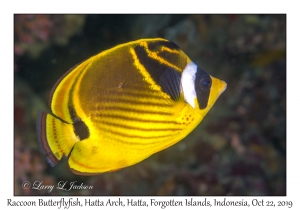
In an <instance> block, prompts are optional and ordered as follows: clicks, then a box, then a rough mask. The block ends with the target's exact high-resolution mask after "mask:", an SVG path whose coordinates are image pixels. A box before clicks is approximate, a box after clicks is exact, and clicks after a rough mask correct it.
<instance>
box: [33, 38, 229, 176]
mask: <svg viewBox="0 0 300 210" xmlns="http://www.w3.org/2000/svg"><path fill="white" fill-rule="evenodd" d="M225 89H226V83H225V82H223V81H221V80H219V79H217V78H214V77H212V76H210V75H209V74H208V73H206V72H205V71H204V70H203V69H201V68H199V67H198V66H197V65H196V64H195V63H194V62H193V61H191V60H190V58H189V57H188V56H187V55H186V54H185V53H184V52H183V51H182V50H181V49H180V48H179V47H178V46H177V45H176V44H174V43H173V42H171V41H168V40H165V39H161V38H155V39H141V40H137V41H132V42H128V43H125V44H120V45H118V46H116V47H113V48H111V49H109V50H106V51H103V52H101V53H99V54H97V55H95V56H93V57H91V58H89V59H87V60H86V61H84V62H82V63H81V64H79V65H77V66H76V67H74V68H72V69H70V70H69V71H68V72H67V73H65V74H64V75H63V76H62V77H61V78H60V79H59V80H58V81H57V82H56V84H55V85H54V87H53V88H52V91H51V94H50V98H49V106H50V108H51V111H52V114H48V113H46V112H44V111H38V115H37V134H38V139H39V144H40V147H41V149H42V150H43V152H44V153H45V154H47V162H48V163H49V164H50V165H51V166H54V165H56V164H57V163H58V161H59V160H60V159H61V158H62V157H64V156H65V157H68V164H69V167H70V169H71V170H72V171H73V172H74V173H75V174H80V175H95V174H99V173H103V172H109V171H116V170H119V169H122V168H125V167H127V166H131V165H134V164H136V163H138V162H140V161H142V160H144V159H145V158H148V157H149V156H151V155H152V154H154V153H156V152H159V151H161V150H163V149H166V148H167V147H170V146H171V145H173V144H175V143H177V142H178V141H180V140H182V139H183V138H184V137H185V136H187V135H188V134H189V133H190V132H191V131H192V130H193V129H194V128H195V127H196V126H197V125H198V124H199V123H200V122H201V120H202V119H203V117H204V116H205V115H206V113H207V112H208V110H209V109H210V108H211V107H212V106H213V104H214V103H215V101H216V100H217V98H218V97H219V96H220V94H221V93H222V92H223V91H224V90H225Z"/></svg>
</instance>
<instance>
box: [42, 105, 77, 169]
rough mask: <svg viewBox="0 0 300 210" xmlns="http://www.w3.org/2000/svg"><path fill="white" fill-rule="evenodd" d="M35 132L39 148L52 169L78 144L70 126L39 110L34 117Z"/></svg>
mask: <svg viewBox="0 0 300 210" xmlns="http://www.w3.org/2000/svg"><path fill="white" fill-rule="evenodd" d="M36 130H37V138H38V143H39V146H40V148H41V150H42V152H43V153H44V154H47V155H48V156H47V158H46V160H47V162H48V163H49V164H50V165H51V166H52V167H53V166H55V165H56V164H57V163H58V161H59V160H61V158H62V157H63V156H65V157H66V156H68V155H69V153H70V151H71V150H72V148H73V146H74V144H75V143H76V142H78V141H79V140H78V138H76V136H75V134H74V132H73V126H72V124H68V123H66V122H64V121H62V120H61V119H59V118H57V117H55V116H53V115H51V114H48V113H46V112H44V111H41V110H39V111H38V113H37V117H36Z"/></svg>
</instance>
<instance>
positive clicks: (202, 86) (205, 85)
mask: <svg viewBox="0 0 300 210" xmlns="http://www.w3.org/2000/svg"><path fill="white" fill-rule="evenodd" d="M211 85H212V81H211V77H210V76H209V74H208V73H206V72H205V71H204V70H203V69H201V68H199V67H198V69H197V73H196V79H195V91H196V95H197V100H198V104H199V108H200V109H205V108H206V107H207V103H208V99H209V94H210V87H211Z"/></svg>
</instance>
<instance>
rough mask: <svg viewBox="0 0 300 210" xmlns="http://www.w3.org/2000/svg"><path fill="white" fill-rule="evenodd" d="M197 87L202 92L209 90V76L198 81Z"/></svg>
mask: <svg viewBox="0 0 300 210" xmlns="http://www.w3.org/2000/svg"><path fill="white" fill-rule="evenodd" d="M199 86H200V88H201V89H202V90H209V89H210V87H211V79H210V77H209V76H205V77H203V78H201V79H200V82H199Z"/></svg>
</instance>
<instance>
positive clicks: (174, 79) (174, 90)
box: [159, 68, 182, 101]
mask: <svg viewBox="0 0 300 210" xmlns="http://www.w3.org/2000/svg"><path fill="white" fill-rule="evenodd" d="M180 78H181V74H180V73H179V72H178V71H177V70H175V69H172V68H167V69H166V70H164V72H163V73H162V74H161V76H160V78H159V85H160V87H161V89H162V91H164V92H165V93H167V94H168V95H169V96H170V97H171V98H172V99H173V100H174V101H177V100H179V98H180V96H181V92H182V89H181V83H180Z"/></svg>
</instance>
